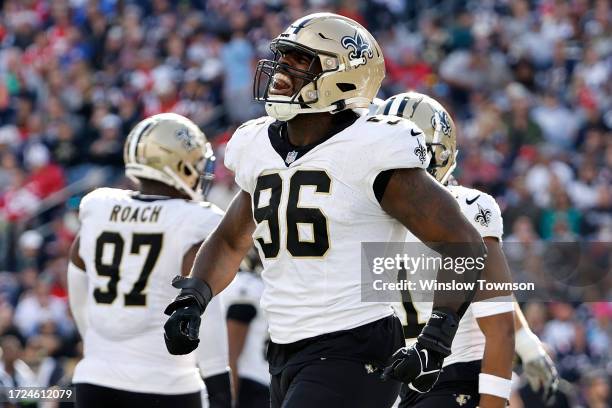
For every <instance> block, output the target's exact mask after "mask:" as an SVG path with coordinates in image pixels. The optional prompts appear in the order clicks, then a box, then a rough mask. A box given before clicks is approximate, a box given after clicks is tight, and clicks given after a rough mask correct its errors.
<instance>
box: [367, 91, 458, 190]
mask: <svg viewBox="0 0 612 408" xmlns="http://www.w3.org/2000/svg"><path fill="white" fill-rule="evenodd" d="M377 113H378V114H383V115H394V116H400V117H402V118H404V119H408V120H411V121H412V122H414V123H415V124H416V125H417V126H418V127H419V128H421V130H422V131H423V132H424V133H425V141H426V143H427V151H428V153H429V154H430V155H431V161H430V162H429V163H430V164H429V168H428V169H427V171H428V172H429V173H430V174H431V175H432V176H434V177H435V178H436V179H437V180H438V181H439V182H441V183H442V184H446V183H447V182H448V178H449V177H450V175H451V173H452V172H453V170H454V169H455V167H456V165H457V161H456V160H457V134H456V130H455V123H454V122H453V119H452V118H451V116H450V115H449V114H448V112H447V111H446V109H444V107H443V106H442V105H441V104H440V103H439V102H438V101H436V100H435V99H433V98H431V97H429V96H427V95H425V94H421V93H418V92H406V93H401V94H397V95H395V96H392V97H391V98H389V99H387V100H386V101H385V102H384V103H383V104H381V105H380V106H379V107H378V112H377Z"/></svg>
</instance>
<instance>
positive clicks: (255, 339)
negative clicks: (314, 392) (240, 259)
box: [221, 272, 270, 385]
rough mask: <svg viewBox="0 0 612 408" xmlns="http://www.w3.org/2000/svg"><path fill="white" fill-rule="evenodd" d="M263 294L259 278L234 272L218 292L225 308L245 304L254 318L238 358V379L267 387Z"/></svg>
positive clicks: (266, 337) (266, 341)
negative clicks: (261, 305)
mask: <svg viewBox="0 0 612 408" xmlns="http://www.w3.org/2000/svg"><path fill="white" fill-rule="evenodd" d="M262 293H263V282H262V280H261V278H259V277H258V276H257V275H255V274H254V273H251V272H238V274H237V275H236V277H235V278H234V280H233V281H232V283H230V285H229V286H228V287H227V288H225V289H224V290H223V292H222V293H221V296H222V299H223V304H224V305H225V309H226V310H228V309H229V308H230V307H231V306H233V305H249V306H252V307H254V308H255V311H256V313H255V317H254V318H253V320H251V322H250V323H249V331H248V333H247V336H246V339H245V341H244V347H243V348H242V353H241V354H240V357H239V358H238V376H239V377H242V378H248V379H250V380H253V381H257V382H259V383H261V384H264V385H268V384H270V374H269V372H268V361H267V360H266V351H267V348H268V340H269V336H268V321H267V319H266V317H265V315H264V312H263V310H261V307H260V306H259V300H260V299H261V294H262Z"/></svg>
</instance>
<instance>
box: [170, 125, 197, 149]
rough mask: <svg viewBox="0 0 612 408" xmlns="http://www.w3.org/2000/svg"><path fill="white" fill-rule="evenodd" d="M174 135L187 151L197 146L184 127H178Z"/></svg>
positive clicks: (194, 139)
mask: <svg viewBox="0 0 612 408" xmlns="http://www.w3.org/2000/svg"><path fill="white" fill-rule="evenodd" d="M175 136H176V138H177V139H178V140H179V141H180V142H181V144H182V145H183V148H184V149H185V150H187V151H188V152H190V151H192V150H193V149H195V148H196V147H198V141H197V140H196V138H195V137H194V136H193V135H192V134H191V132H190V131H189V129H187V128H186V127H182V128H180V129H178V130H177V131H176V133H175Z"/></svg>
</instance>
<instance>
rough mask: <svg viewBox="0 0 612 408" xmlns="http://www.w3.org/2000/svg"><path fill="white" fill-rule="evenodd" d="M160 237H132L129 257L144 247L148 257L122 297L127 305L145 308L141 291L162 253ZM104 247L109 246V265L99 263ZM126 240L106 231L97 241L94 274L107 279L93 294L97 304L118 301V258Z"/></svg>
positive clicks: (141, 235)
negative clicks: (110, 246)
mask: <svg viewBox="0 0 612 408" xmlns="http://www.w3.org/2000/svg"><path fill="white" fill-rule="evenodd" d="M162 242H163V234H134V235H133V236H132V246H131V248H130V253H131V254H139V253H140V249H141V247H143V246H147V247H149V250H148V252H147V257H146V259H145V262H144V264H143V266H142V270H141V271H140V275H139V276H138V279H137V280H136V282H135V283H134V286H133V287H132V290H131V291H130V293H126V294H124V302H125V305H126V306H144V305H146V304H147V298H146V295H145V294H144V293H142V292H143V291H144V289H145V288H146V286H147V282H148V280H149V276H150V275H151V272H152V271H153V268H154V267H155V264H156V263H157V258H158V257H159V253H160V252H161V248H162ZM104 245H112V251H113V252H112V257H111V258H112V259H111V262H110V263H104V262H103V261H102V255H103V253H104ZM124 246H125V241H124V240H123V237H122V236H121V234H119V233H118V232H108V231H105V232H103V233H102V234H100V236H99V237H98V239H97V240H96V259H95V263H96V272H97V273H98V275H100V276H106V277H108V278H110V279H109V280H108V283H107V284H106V288H105V289H102V288H95V289H94V292H93V295H94V299H95V300H96V302H97V303H102V304H111V303H113V302H114V300H115V299H116V298H117V283H118V282H119V279H120V269H121V259H122V257H123V247H124Z"/></svg>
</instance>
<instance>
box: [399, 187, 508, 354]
mask: <svg viewBox="0 0 612 408" xmlns="http://www.w3.org/2000/svg"><path fill="white" fill-rule="evenodd" d="M447 188H448V190H449V191H450V192H451V194H452V195H453V197H455V199H456V200H457V203H459V207H460V208H461V212H462V213H463V215H464V216H465V217H466V218H467V219H468V220H469V221H470V222H471V223H472V225H473V226H474V227H475V228H476V229H477V230H478V232H480V235H481V236H482V237H483V238H484V237H494V238H497V239H499V241H500V242H501V241H502V235H503V233H504V231H503V222H502V216H501V211H500V209H499V206H498V205H497V203H496V202H495V199H494V198H493V197H491V196H490V195H488V194H486V193H483V192H482V191H479V190H476V189H473V188H467V187H463V186H448V187H447ZM406 241H408V242H415V241H418V238H416V237H415V236H414V235H413V234H411V233H410V231H408V233H407V236H406ZM430 273H431V274H432V276H420V275H418V272H417V274H416V276H417V277H418V278H419V279H423V278H424V279H435V276H434V273H433V271H430ZM410 293H411V294H413V293H414V297H415V298H417V299H423V298H426V297H427V298H430V299H433V292H431V293H429V294H427V293H426V292H425V291H423V290H421V289H418V290H417V291H410ZM487 303H488V302H481V305H480V309H479V310H482V309H483V308H486V306H487ZM489 303H491V306H493V304H494V302H489ZM473 306H474V304H472V305H470V306H469V307H468V309H467V311H466V312H465V314H464V315H463V317H462V318H461V321H460V322H459V328H458V329H457V333H456V335H455V338H454V340H453V344H452V347H451V349H452V353H451V355H450V356H448V357H447V358H446V359H444V364H443V365H444V366H448V365H450V364H454V363H459V362H468V361H475V360H480V359H482V357H483V355H484V347H485V337H484V334H482V331H481V330H480V328H479V327H478V323H477V322H476V318H477V317H479V316H477V315H475V313H474V307H473ZM483 306H484V307H483ZM394 307H395V309H396V312H397V314H398V316H399V317H400V320H402V324H403V325H404V326H405V327H404V332H405V333H406V334H408V333H410V335H409V336H407V339H406V344H407V345H410V344H412V343H414V342H415V341H416V338H415V337H412V336H415V335H416V334H418V333H419V332H420V331H421V328H422V326H423V325H424V324H425V323H427V320H429V317H430V316H431V311H432V308H433V302H418V301H417V302H412V303H407V304H401V303H398V304H394ZM477 314H478V313H477ZM409 322H412V324H413V325H416V326H418V327H412V328H409V327H408V326H407V325H408V323H409Z"/></svg>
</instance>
